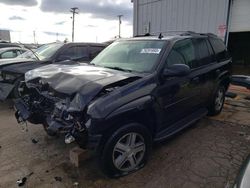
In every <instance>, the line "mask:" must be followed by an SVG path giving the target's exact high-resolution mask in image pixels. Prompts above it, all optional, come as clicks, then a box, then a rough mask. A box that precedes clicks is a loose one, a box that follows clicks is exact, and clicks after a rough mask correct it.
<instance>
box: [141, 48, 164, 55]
mask: <svg viewBox="0 0 250 188" xmlns="http://www.w3.org/2000/svg"><path fill="white" fill-rule="evenodd" d="M160 53H161V49H160V48H144V49H142V50H141V54H160Z"/></svg>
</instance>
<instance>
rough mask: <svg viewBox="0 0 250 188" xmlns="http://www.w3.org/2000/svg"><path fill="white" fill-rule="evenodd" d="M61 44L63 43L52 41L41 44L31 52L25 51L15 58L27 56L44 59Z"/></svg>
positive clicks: (52, 53) (50, 55)
mask: <svg viewBox="0 0 250 188" xmlns="http://www.w3.org/2000/svg"><path fill="white" fill-rule="evenodd" d="M62 46H63V43H52V44H45V45H43V46H41V47H40V48H38V49H36V50H34V51H33V52H34V53H35V54H34V53H33V52H31V51H27V52H25V53H23V54H21V55H19V56H17V58H27V59H36V60H37V57H38V58H39V60H41V61H44V60H47V59H49V58H50V57H52V56H53V55H54V54H55V53H56V52H57V50H58V49H59V48H61V47H62ZM36 56H37V57H36Z"/></svg>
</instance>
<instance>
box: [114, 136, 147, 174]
mask: <svg viewBox="0 0 250 188" xmlns="http://www.w3.org/2000/svg"><path fill="white" fill-rule="evenodd" d="M145 150H146V147H145V142H144V139H143V137H142V136H141V135H140V134H138V133H128V134H126V135H124V136H123V137H122V138H120V139H119V140H118V141H117V143H116V145H115V147H114V149H113V164H114V166H115V167H116V168H117V169H118V170H121V171H123V172H128V171H131V170H134V169H135V168H136V167H137V166H138V165H139V164H140V163H141V161H142V159H143V157H144V154H145Z"/></svg>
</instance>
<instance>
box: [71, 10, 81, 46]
mask: <svg viewBox="0 0 250 188" xmlns="http://www.w3.org/2000/svg"><path fill="white" fill-rule="evenodd" d="M78 10H79V9H78V8H77V7H73V8H71V9H70V12H72V14H73V16H72V17H71V18H72V42H74V34H75V14H78V12H77V11H78Z"/></svg>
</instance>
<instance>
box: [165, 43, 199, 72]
mask: <svg viewBox="0 0 250 188" xmlns="http://www.w3.org/2000/svg"><path fill="white" fill-rule="evenodd" d="M175 64H186V65H188V66H190V67H192V68H193V67H194V64H195V50H194V46H193V43H192V41H191V40H190V39H185V40H182V41H178V42H176V43H175V45H174V46H173V48H172V50H171V52H170V54H169V56H168V58H167V66H171V65H175Z"/></svg>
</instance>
